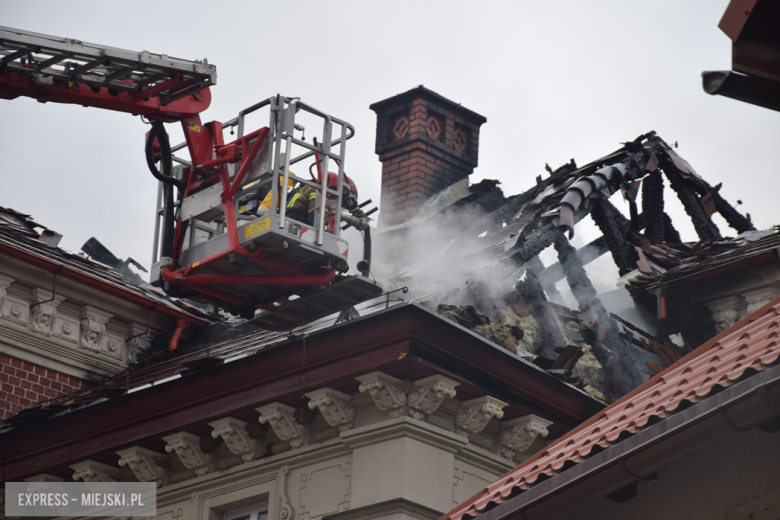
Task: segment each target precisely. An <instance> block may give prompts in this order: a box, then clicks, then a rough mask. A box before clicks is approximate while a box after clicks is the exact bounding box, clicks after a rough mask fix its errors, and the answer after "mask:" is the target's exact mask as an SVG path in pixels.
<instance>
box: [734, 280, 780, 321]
mask: <svg viewBox="0 0 780 520" xmlns="http://www.w3.org/2000/svg"><path fill="white" fill-rule="evenodd" d="M778 293H780V291H778V290H777V288H776V287H772V286H771V285H768V286H766V287H762V288H760V289H755V290H753V291H747V292H744V293H742V297H743V298H744V299H745V301H746V302H747V313H748V314H753V313H754V312H756V311H757V310H758V309H760V308H761V307H763V306H764V305H766V304H767V303H769V302H771V301H772V300H774V299H775V298H777V295H778Z"/></svg>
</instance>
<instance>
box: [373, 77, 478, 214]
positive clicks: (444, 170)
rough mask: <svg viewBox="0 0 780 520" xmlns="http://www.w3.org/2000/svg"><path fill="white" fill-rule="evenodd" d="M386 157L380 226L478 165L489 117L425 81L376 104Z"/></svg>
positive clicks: (383, 157) (379, 151)
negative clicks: (484, 125) (481, 131)
mask: <svg viewBox="0 0 780 520" xmlns="http://www.w3.org/2000/svg"><path fill="white" fill-rule="evenodd" d="M369 108H371V110H373V111H374V112H376V115H377V126H376V153H377V155H379V160H380V161H381V162H382V200H381V203H380V209H381V216H380V227H386V226H392V225H395V224H400V223H402V222H404V221H406V220H408V219H409V218H411V217H412V216H413V215H414V213H415V212H416V211H417V209H418V208H419V207H420V206H421V205H422V203H423V202H425V200H427V199H428V198H429V197H430V196H431V195H433V194H435V193H438V192H439V191H441V190H443V189H444V188H447V187H448V186H451V185H453V184H455V183H456V182H458V181H460V180H462V179H465V178H466V177H468V176H469V175H470V174H471V173H472V172H473V171H474V168H475V167H476V166H477V155H478V151H479V127H480V126H481V125H482V123H484V122H486V121H487V119H486V118H485V117H483V116H481V115H479V114H477V113H476V112H472V111H471V110H468V109H467V108H463V107H462V106H460V105H459V104H457V103H454V102H452V101H450V100H449V99H447V98H445V97H443V96H441V95H439V94H437V93H436V92H434V91H432V90H429V89H427V88H425V87H423V86H422V85H420V86H419V87H417V88H413V89H412V90H409V91H407V92H404V93H403V94H398V95H397V96H394V97H391V98H388V99H385V100H384V101H379V102H377V103H374V104H373V105H371V106H370V107H369Z"/></svg>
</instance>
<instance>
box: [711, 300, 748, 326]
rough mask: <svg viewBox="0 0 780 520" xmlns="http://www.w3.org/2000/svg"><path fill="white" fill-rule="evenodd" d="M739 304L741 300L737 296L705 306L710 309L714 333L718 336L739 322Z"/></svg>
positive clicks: (714, 301)
mask: <svg viewBox="0 0 780 520" xmlns="http://www.w3.org/2000/svg"><path fill="white" fill-rule="evenodd" d="M740 303H741V298H740V297H739V296H728V297H726V298H720V299H718V300H713V301H711V302H708V303H707V304H706V305H707V307H709V309H710V313H711V318H712V323H713V324H714V325H715V331H716V332H717V333H718V334H720V333H721V332H723V331H724V330H726V329H727V328H729V327H731V326H732V325H734V324H735V323H736V322H737V321H739V307H740Z"/></svg>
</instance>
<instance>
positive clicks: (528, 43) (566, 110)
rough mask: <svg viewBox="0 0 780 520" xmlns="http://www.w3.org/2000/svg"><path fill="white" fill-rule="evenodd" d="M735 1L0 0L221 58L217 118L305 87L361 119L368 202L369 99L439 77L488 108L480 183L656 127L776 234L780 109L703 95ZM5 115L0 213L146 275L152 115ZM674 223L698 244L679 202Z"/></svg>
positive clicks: (7, 12)
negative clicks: (105, 253) (99, 245)
mask: <svg viewBox="0 0 780 520" xmlns="http://www.w3.org/2000/svg"><path fill="white" fill-rule="evenodd" d="M727 4H728V0H656V1H654V2H636V1H629V0H614V1H613V0H589V1H583V0H565V1H564V0H549V1H546V2H538V1H535V2H531V1H526V0H516V1H511V2H509V1H506V2H500V1H484V2H479V3H477V2H473V1H472V2H464V1H453V0H450V1H446V2H445V1H419V0H418V1H403V0H394V1H392V2H378V1H373V2H369V1H351V2H347V1H334V2H314V1H301V2H293V1H288V2H278V1H277V2H268V1H255V2H213V1H211V2H205V1H188V2H173V1H171V2H159V1H156V2H148V1H141V0H136V1H135V2H133V3H131V4H118V3H115V2H106V1H104V0H101V1H93V2H90V1H79V0H74V1H70V2H40V1H32V0H27V1H24V2H19V1H8V0H0V13H2V16H1V17H0V19H1V21H0V23H1V24H2V25H6V26H11V27H17V28H22V29H27V30H31V31H36V32H42V33H47V34H51V35H56V36H61V37H70V38H75V39H79V40H82V41H87V42H92V43H99V44H104V45H108V46H113V47H120V48H124V49H129V50H134V51H141V50H148V51H151V52H154V53H164V54H168V55H170V56H176V57H180V58H185V59H202V58H208V60H209V62H210V63H212V64H215V65H216V66H217V71H218V76H219V77H218V84H217V85H216V86H215V87H214V88H213V89H212V95H213V101H212V104H211V108H210V109H209V110H208V111H206V112H205V113H204V114H203V115H202V118H203V120H204V121H210V120H219V121H225V120H227V119H230V118H232V117H234V116H235V115H236V113H237V112H238V111H239V110H241V109H242V108H245V107H247V106H249V105H251V104H254V103H255V102H257V101H258V100H261V99H264V98H267V97H269V96H270V95H273V94H276V93H282V94H284V95H289V96H300V97H301V98H302V99H303V100H304V101H307V102H308V103H310V104H312V105H314V106H316V107H318V108H321V109H323V110H325V111H327V112H329V113H331V114H333V115H335V116H337V117H340V118H342V119H344V120H347V121H349V122H351V123H352V124H354V125H355V127H356V129H357V135H356V137H355V138H354V139H353V140H351V141H350V145H349V147H348V155H347V172H348V173H349V174H350V176H352V177H353V178H354V179H355V180H356V182H357V183H358V186H359V188H360V194H361V198H366V197H371V198H373V199H374V201H379V189H380V184H379V182H380V172H381V165H380V163H379V162H378V160H377V157H376V155H375V154H374V133H375V129H376V118H375V115H374V113H373V112H372V111H370V110H369V109H368V106H369V105H370V104H371V103H373V102H375V101H379V100H381V99H385V98H387V97H390V96H392V95H395V94H397V93H400V92H403V91H406V90H408V89H410V88H412V87H414V86H417V85H419V84H424V85H425V86H426V87H428V88H430V89H433V90H435V91H437V92H439V93H440V94H442V95H444V96H446V97H448V98H450V99H452V100H454V101H456V102H460V103H462V104H463V105H464V106H465V107H467V108H469V109H472V110H474V111H475V112H478V113H480V114H482V115H484V116H486V117H487V119H488V122H487V123H486V124H485V125H484V126H483V127H482V133H481V138H480V147H481V149H480V154H479V164H480V165H479V167H478V168H477V170H476V171H475V173H474V175H473V176H472V181H478V180H480V179H482V178H497V179H500V180H501V181H502V188H503V189H504V192H505V193H506V194H507V195H509V194H515V193H518V192H521V191H524V190H525V189H527V188H528V187H529V186H530V185H531V184H533V182H534V178H535V177H536V176H537V175H540V174H543V173H544V164H545V163H549V164H550V165H551V166H552V167H556V166H559V165H560V164H563V163H565V162H567V161H568V160H569V159H570V158H574V159H576V161H577V163H578V164H585V163H586V162H589V161H591V160H593V159H596V158H598V157H600V156H602V155H605V154H607V153H609V152H611V151H613V150H614V149H616V148H618V147H619V146H620V144H619V143H620V142H623V141H628V140H632V139H634V138H635V137H636V136H638V135H640V134H642V133H645V132H647V131H649V130H656V131H658V133H659V134H660V135H661V136H662V137H663V138H664V139H665V140H666V141H667V142H669V143H673V142H675V141H676V142H678V143H679V149H678V153H679V154H680V155H681V156H683V157H684V158H686V159H687V160H688V161H689V162H690V163H691V164H692V165H693V167H694V168H695V169H696V170H697V171H698V172H699V173H700V174H701V175H702V176H703V177H705V178H706V179H707V180H708V181H709V182H710V183H711V184H713V185H715V184H717V183H719V182H723V183H724V188H723V190H722V192H721V193H722V194H723V195H724V196H725V197H726V198H727V199H728V200H729V201H731V202H732V203H733V202H735V201H736V200H737V199H741V200H742V201H744V205H743V206H741V207H740V209H741V210H742V211H747V212H750V213H751V214H752V216H753V218H754V221H755V222H756V224H757V225H758V226H759V227H768V226H770V225H772V224H773V223H775V222H777V221H778V219H777V218H776V216H775V210H776V204H777V203H776V199H777V196H776V193H777V192H778V190H779V189H780V178H778V175H777V174H778V162H777V160H776V158H775V157H774V155H776V150H777V142H778V137H780V115H779V114H778V113H777V112H772V111H769V110H764V109H760V108H757V107H754V106H752V105H747V104H744V103H739V102H737V101H733V100H730V99H726V98H720V97H712V96H708V95H707V94H705V93H704V92H703V90H702V88H701V78H700V74H701V72H702V71H703V70H725V69H729V68H730V41H729V39H728V38H727V37H726V36H725V35H724V34H723V33H722V32H721V31H720V30H719V29H718V28H717V24H718V22H719V20H720V18H721V16H722V15H723V12H724V10H725V8H726V5H727ZM0 115H1V116H2V126H1V127H0V136H2V139H1V140H0V146H2V153H1V154H0V206H5V207H12V208H14V209H16V210H18V211H21V212H25V213H29V214H32V215H33V217H34V218H35V219H36V220H37V221H38V222H40V223H41V224H44V225H47V226H49V227H50V228H52V229H54V230H56V231H58V232H60V233H62V234H64V235H65V238H64V240H63V242H62V244H61V246H62V247H64V248H65V249H68V250H71V251H78V250H79V248H80V247H81V245H82V244H83V243H84V242H85V241H86V240H87V239H88V238H89V237H90V236H93V235H94V236H96V237H97V238H98V239H99V240H101V241H102V242H103V243H104V244H105V245H106V246H108V247H109V249H111V250H112V251H114V253H115V254H117V255H118V256H120V257H123V258H124V257H127V256H128V255H129V256H133V257H134V258H135V259H136V260H138V261H140V262H141V263H142V264H144V265H145V266H147V267H148V265H149V262H150V257H151V242H152V233H153V213H154V205H155V196H156V181H154V179H153V178H152V176H151V174H150V173H149V172H148V170H147V168H146V165H145V160H144V154H143V140H144V133H145V132H146V131H147V130H148V126H145V125H144V124H142V122H141V121H140V120H139V118H137V117H136V118H133V117H132V116H130V115H127V114H120V113H114V112H108V111H103V110H98V109H93V108H89V109H87V108H82V107H78V106H74V105H60V106H58V105H54V104H52V103H49V104H46V105H43V104H39V103H37V102H36V101H34V100H30V99H24V98H19V99H16V100H14V101H5V100H0ZM167 126H168V127H169V132H171V133H172V135H173V140H174V141H176V142H178V141H179V138H178V135H180V134H177V132H175V131H174V130H173V128H171V127H172V126H173V125H167ZM675 202H676V201H675ZM668 204H669V205H671V203H668ZM672 217H673V218H675V219H676V221H677V222H678V223H679V222H681V221H683V220H684V221H685V222H686V224H685V225H681V224H678V227H679V228H680V229H681V230H682V232H683V237H684V238H685V239H688V240H693V239H695V235H694V233H693V229H692V226H690V225H689V221H688V220H687V219H686V218H685V215H684V213H683V211H682V209H681V208H678V209H674V210H673V215H672ZM719 225H720V226H721V229H722V230H723V231H725V232H727V233H728V231H727V230H726V228H725V225H723V224H722V221H719ZM588 233H589V232H588V231H585V232H584V234H585V235H586V236H585V237H583V238H582V239H587V238H591V237H588V236H587V235H588Z"/></svg>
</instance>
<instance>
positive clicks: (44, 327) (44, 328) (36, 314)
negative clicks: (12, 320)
mask: <svg viewBox="0 0 780 520" xmlns="http://www.w3.org/2000/svg"><path fill="white" fill-rule="evenodd" d="M32 295H33V303H32V304H31V305H30V331H31V332H35V333H36V334H42V335H44V336H51V333H52V328H53V326H54V321H55V320H56V319H57V307H59V306H60V304H61V303H62V302H63V300H65V297H64V296H59V295H54V294H53V293H52V291H47V290H46V289H41V288H35V289H33V291H32Z"/></svg>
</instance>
